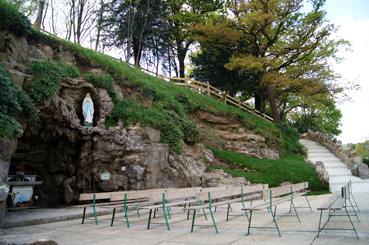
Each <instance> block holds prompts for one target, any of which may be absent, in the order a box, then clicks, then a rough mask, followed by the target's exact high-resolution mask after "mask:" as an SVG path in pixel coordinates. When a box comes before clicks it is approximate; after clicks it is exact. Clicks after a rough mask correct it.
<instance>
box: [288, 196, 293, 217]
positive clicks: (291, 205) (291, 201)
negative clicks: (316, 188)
mask: <svg viewBox="0 0 369 245" xmlns="http://www.w3.org/2000/svg"><path fill="white" fill-rule="evenodd" d="M292 203H293V202H292V198H291V201H290V210H289V211H288V213H289V214H290V213H291V212H292Z"/></svg>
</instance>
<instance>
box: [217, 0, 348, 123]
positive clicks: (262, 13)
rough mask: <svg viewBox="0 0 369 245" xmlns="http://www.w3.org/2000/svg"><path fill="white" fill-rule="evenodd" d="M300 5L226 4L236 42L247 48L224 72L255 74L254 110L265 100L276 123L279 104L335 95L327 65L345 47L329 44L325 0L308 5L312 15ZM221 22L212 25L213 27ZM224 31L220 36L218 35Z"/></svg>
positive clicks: (251, 0)
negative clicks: (245, 41)
mask: <svg viewBox="0 0 369 245" xmlns="http://www.w3.org/2000/svg"><path fill="white" fill-rule="evenodd" d="M304 2H305V1H303V0H268V1H267V0H248V1H246V0H238V1H237V0H236V1H231V2H230V3H229V6H228V7H229V11H230V12H232V17H230V19H231V20H233V21H234V22H235V23H236V27H235V28H234V29H235V30H237V32H239V35H238V37H239V39H238V42H243V41H244V39H247V40H249V42H248V45H249V47H248V48H247V49H241V50H236V51H235V52H234V54H233V56H232V58H231V59H230V62H229V63H228V64H226V65H225V67H226V68H227V69H230V70H233V71H239V72H252V73H254V74H256V76H255V77H256V81H257V86H258V89H257V90H255V91H258V96H255V101H256V107H257V109H258V110H262V109H263V108H259V107H261V106H262V105H263V103H262V102H263V101H262V100H264V99H265V98H266V99H267V100H268V102H269V108H270V110H271V113H272V116H273V118H274V120H275V121H276V122H279V121H281V113H280V111H281V108H280V106H287V105H288V104H283V103H280V100H281V99H283V100H284V101H288V100H286V98H283V97H286V96H287V97H289V96H296V94H298V96H301V95H302V94H303V95H304V96H305V97H309V96H312V95H316V94H330V95H333V94H335V93H337V92H340V91H341V89H340V88H337V87H336V86H335V85H334V81H335V79H337V77H338V76H337V75H336V74H335V73H334V72H333V71H332V69H331V68H330V65H329V62H328V61H329V60H332V59H333V60H334V59H338V58H337V57H336V53H337V51H338V48H339V47H340V46H341V45H342V44H345V42H344V41H342V40H334V39H332V34H333V33H334V32H335V27H334V26H333V25H332V24H330V23H328V22H327V20H326V19H325V12H324V11H323V9H322V8H323V6H324V2H325V1H324V0H314V1H310V2H311V4H312V10H311V11H308V12H304V11H303V10H302V8H303V3H304ZM221 25H223V23H214V24H213V26H214V28H217V27H219V26H221ZM225 35H228V32H225V33H223V34H222V33H220V35H219V36H220V38H222V36H225Z"/></svg>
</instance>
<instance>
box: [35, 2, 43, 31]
mask: <svg viewBox="0 0 369 245" xmlns="http://www.w3.org/2000/svg"><path fill="white" fill-rule="evenodd" d="M44 7H45V0H40V3H39V5H38V13H37V18H36V20H35V23H34V26H35V29H37V30H40V28H41V22H42V17H43V14H44Z"/></svg>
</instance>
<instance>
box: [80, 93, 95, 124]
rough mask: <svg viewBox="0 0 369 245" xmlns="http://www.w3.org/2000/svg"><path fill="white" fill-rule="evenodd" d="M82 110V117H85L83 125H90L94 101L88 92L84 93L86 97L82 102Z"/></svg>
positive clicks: (92, 117)
mask: <svg viewBox="0 0 369 245" xmlns="http://www.w3.org/2000/svg"><path fill="white" fill-rule="evenodd" d="M82 112H83V117H84V118H85V122H84V124H83V125H84V126H88V127H90V126H92V122H93V119H94V102H92V99H91V96H90V93H87V94H86V97H85V98H84V100H83V103H82Z"/></svg>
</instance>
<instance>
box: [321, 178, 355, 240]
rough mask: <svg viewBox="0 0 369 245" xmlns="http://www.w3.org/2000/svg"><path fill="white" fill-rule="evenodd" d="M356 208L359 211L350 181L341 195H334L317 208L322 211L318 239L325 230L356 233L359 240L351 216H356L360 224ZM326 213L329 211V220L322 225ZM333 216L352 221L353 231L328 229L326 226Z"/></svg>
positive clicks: (343, 188) (343, 187)
mask: <svg viewBox="0 0 369 245" xmlns="http://www.w3.org/2000/svg"><path fill="white" fill-rule="evenodd" d="M355 208H357V209H358V206H357V203H356V200H355V199H354V196H353V194H352V183H351V180H350V181H349V182H348V183H347V184H346V185H344V186H342V187H341V193H339V192H336V193H334V194H333V195H332V196H331V197H330V198H329V199H328V200H327V201H326V202H325V203H323V205H322V206H320V207H319V208H317V209H318V211H320V216H319V226H318V234H317V237H319V236H320V233H321V232H322V231H323V230H352V231H354V233H355V235H356V238H358V239H359V236H358V234H357V231H356V228H355V225H354V222H353V220H352V219H351V216H355V217H356V219H357V220H358V222H360V219H359V217H358V215H357V212H356V210H355ZM349 209H351V211H352V213H351V212H349ZM324 211H328V218H327V220H326V221H325V223H324V224H323V225H322V218H323V213H324ZM338 211H343V213H337V212H338ZM358 211H359V209H358ZM333 216H344V217H347V219H348V220H349V221H350V224H351V227H352V228H351V229H344V228H327V227H326V225H327V224H328V223H329V222H330V221H331V218H332V217H333Z"/></svg>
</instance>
